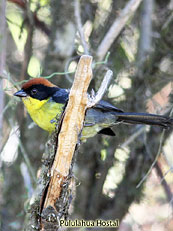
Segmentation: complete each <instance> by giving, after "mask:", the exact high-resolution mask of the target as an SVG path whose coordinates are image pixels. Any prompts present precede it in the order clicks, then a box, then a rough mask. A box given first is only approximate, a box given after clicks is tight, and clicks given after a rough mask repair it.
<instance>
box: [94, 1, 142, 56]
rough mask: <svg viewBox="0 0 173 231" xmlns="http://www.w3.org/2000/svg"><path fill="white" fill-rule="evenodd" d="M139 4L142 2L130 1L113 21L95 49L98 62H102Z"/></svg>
mask: <svg viewBox="0 0 173 231" xmlns="http://www.w3.org/2000/svg"><path fill="white" fill-rule="evenodd" d="M141 2H142V0H130V1H129V2H128V3H127V5H126V6H125V7H124V9H123V10H122V11H121V12H120V15H119V17H118V18H117V19H116V20H115V21H114V23H113V24H112V26H111V27H110V29H109V31H108V32H107V34H106V35H105V37H104V38H103V40H102V42H101V44H100V45H99V47H98V49H97V52H96V55H97V57H98V59H99V60H102V59H103V58H104V56H105V55H106V53H107V52H108V50H109V48H110V47H111V45H112V43H113V42H114V41H115V39H116V38H117V37H118V35H119V34H120V32H121V30H122V29H123V28H124V27H125V25H126V23H127V22H128V20H129V19H130V18H131V17H132V16H133V14H134V13H135V11H136V10H137V9H138V7H139V5H140V3H141Z"/></svg>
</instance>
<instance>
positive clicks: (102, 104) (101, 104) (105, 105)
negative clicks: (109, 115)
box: [94, 100, 124, 112]
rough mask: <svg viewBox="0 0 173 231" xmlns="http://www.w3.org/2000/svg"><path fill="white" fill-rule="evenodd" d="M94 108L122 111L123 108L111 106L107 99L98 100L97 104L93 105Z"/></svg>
mask: <svg viewBox="0 0 173 231" xmlns="http://www.w3.org/2000/svg"><path fill="white" fill-rule="evenodd" d="M94 108H95V109H100V110H102V111H116V112H124V111H123V110H121V109H119V108H117V107H115V106H113V105H112V104H110V103H109V102H107V101H104V100H100V101H99V102H98V104H96V105H95V106H94Z"/></svg>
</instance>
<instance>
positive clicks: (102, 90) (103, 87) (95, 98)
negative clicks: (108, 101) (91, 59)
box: [87, 70, 113, 108]
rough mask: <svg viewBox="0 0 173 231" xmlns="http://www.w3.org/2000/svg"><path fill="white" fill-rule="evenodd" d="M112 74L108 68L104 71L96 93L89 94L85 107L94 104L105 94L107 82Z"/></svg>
mask: <svg viewBox="0 0 173 231" xmlns="http://www.w3.org/2000/svg"><path fill="white" fill-rule="evenodd" d="M112 76H113V72H112V71H111V70H108V71H107V72H106V75H105V77H104V79H103V81H102V84H101V86H100V88H99V90H98V92H97V94H96V95H93V96H91V98H90V100H89V102H88V105H87V107H88V108H89V107H93V106H94V105H96V104H97V103H98V102H99V101H100V100H101V99H102V98H103V95H104V94H105V92H106V90H107V88H108V86H109V83H110V81H111V79H112Z"/></svg>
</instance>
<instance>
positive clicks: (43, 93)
mask: <svg viewBox="0 0 173 231" xmlns="http://www.w3.org/2000/svg"><path fill="white" fill-rule="evenodd" d="M58 89H59V88H58V87H47V86H45V85H42V84H36V85H33V86H31V87H29V88H27V89H22V90H23V91H24V92H25V93H26V94H27V95H29V96H31V97H32V98H35V99H39V100H44V99H47V98H49V97H50V96H52V95H53V94H54V93H55V92H56V91H58Z"/></svg>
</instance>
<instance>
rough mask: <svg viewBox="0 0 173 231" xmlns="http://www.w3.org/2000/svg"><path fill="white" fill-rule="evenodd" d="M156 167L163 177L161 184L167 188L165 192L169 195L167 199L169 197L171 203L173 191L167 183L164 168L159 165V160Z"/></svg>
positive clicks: (158, 173)
mask: <svg viewBox="0 0 173 231" xmlns="http://www.w3.org/2000/svg"><path fill="white" fill-rule="evenodd" d="M155 169H156V171H157V175H158V176H159V177H160V179H161V184H162V186H163V189H164V190H165V193H166V196H167V199H168V202H169V203H170V201H171V200H172V198H173V194H172V192H171V189H170V187H169V185H168V184H167V182H166V180H165V178H164V176H163V173H162V169H161V167H160V166H159V162H158V161H157V162H156V164H155ZM170 204H171V206H172V208H173V204H172V203H170Z"/></svg>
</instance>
